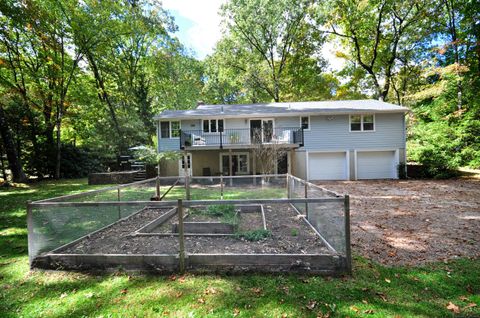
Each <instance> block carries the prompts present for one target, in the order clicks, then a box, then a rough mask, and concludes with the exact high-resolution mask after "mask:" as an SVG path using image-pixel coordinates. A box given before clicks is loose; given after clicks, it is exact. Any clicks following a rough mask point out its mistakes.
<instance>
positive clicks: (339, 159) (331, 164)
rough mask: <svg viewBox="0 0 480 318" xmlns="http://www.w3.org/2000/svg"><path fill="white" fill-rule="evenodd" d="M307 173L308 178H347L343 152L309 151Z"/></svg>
mask: <svg viewBox="0 0 480 318" xmlns="http://www.w3.org/2000/svg"><path fill="white" fill-rule="evenodd" d="M308 174H309V179H310V180H345V179H347V159H346V155H345V152H325V153H309V154H308Z"/></svg>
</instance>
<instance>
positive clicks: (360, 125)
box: [350, 114, 375, 131]
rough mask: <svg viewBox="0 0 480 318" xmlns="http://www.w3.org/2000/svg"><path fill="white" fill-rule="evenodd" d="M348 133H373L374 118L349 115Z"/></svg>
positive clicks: (371, 116) (372, 116)
mask: <svg viewBox="0 0 480 318" xmlns="http://www.w3.org/2000/svg"><path fill="white" fill-rule="evenodd" d="M350 131H375V116H374V115H372V114H366V115H350Z"/></svg>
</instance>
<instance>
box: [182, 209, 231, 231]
mask: <svg viewBox="0 0 480 318" xmlns="http://www.w3.org/2000/svg"><path fill="white" fill-rule="evenodd" d="M190 211H191V213H194V214H204V215H209V216H213V217H218V218H219V219H221V220H222V221H223V222H225V223H228V224H231V225H233V226H234V227H235V228H237V226H238V221H239V220H238V214H237V211H235V206H234V205H233V204H213V205H209V206H207V208H206V209H204V208H197V209H195V208H194V209H190Z"/></svg>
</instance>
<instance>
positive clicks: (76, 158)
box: [60, 145, 107, 178]
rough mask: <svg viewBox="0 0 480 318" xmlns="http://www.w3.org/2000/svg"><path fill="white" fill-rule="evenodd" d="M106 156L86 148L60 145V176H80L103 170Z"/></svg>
mask: <svg viewBox="0 0 480 318" xmlns="http://www.w3.org/2000/svg"><path fill="white" fill-rule="evenodd" d="M106 160H107V158H105V157H104V156H102V155H99V154H96V153H93V152H91V151H90V150H89V149H88V148H81V147H75V146H73V145H62V157H61V166H60V174H61V176H62V178H82V177H86V176H88V174H89V173H92V172H101V171H105V165H104V162H106Z"/></svg>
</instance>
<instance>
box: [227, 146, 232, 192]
mask: <svg viewBox="0 0 480 318" xmlns="http://www.w3.org/2000/svg"><path fill="white" fill-rule="evenodd" d="M228 168H229V170H228V172H229V174H230V186H233V178H231V177H232V176H233V161H232V148H230V149H228Z"/></svg>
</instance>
